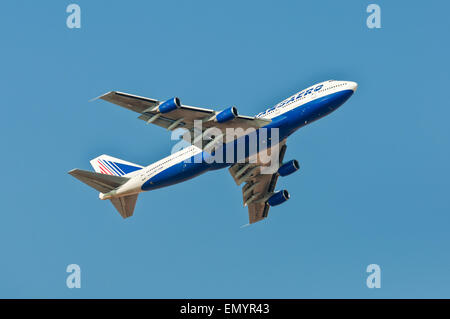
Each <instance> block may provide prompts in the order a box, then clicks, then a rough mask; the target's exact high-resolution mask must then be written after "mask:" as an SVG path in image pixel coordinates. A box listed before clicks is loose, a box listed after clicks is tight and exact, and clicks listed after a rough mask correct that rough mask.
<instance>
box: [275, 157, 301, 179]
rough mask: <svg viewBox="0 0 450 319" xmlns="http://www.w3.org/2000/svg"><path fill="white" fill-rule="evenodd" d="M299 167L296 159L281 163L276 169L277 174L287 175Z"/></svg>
mask: <svg viewBox="0 0 450 319" xmlns="http://www.w3.org/2000/svg"><path fill="white" fill-rule="evenodd" d="M299 168H300V165H299V164H298V161H297V160H291V161H289V162H287V163H284V164H283V165H281V167H280V168H279V169H278V174H280V176H288V175H290V174H292V173H294V172H296V171H298V169H299Z"/></svg>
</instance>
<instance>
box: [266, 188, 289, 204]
mask: <svg viewBox="0 0 450 319" xmlns="http://www.w3.org/2000/svg"><path fill="white" fill-rule="evenodd" d="M289 197H291V196H290V195H289V193H288V191H287V190H285V189H283V190H281V191H278V192H276V193H275V194H273V195H272V196H270V198H269V200H268V201H267V202H268V203H269V205H270V206H277V205H280V204H283V203H284V202H285V201H287V200H288V199H289Z"/></svg>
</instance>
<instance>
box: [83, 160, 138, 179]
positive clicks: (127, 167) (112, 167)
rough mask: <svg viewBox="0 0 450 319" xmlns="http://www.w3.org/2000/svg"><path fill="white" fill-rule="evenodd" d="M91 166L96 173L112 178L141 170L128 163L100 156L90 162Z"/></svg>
mask: <svg viewBox="0 0 450 319" xmlns="http://www.w3.org/2000/svg"><path fill="white" fill-rule="evenodd" d="M91 165H92V167H93V168H94V170H95V171H96V172H97V173H101V174H106V175H114V176H125V175H128V174H130V173H132V172H134V171H137V170H140V169H142V168H143V166H141V165H137V164H134V163H130V162H127V161H124V160H121V159H118V158H114V157H112V156H109V155H101V156H99V157H97V158H94V159H93V160H91Z"/></svg>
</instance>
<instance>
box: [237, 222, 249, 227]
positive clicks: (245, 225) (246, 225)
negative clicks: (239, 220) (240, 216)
mask: <svg viewBox="0 0 450 319" xmlns="http://www.w3.org/2000/svg"><path fill="white" fill-rule="evenodd" d="M250 225H251V224H250V223H249V224H244V225H242V226H241V227H239V228H245V227H248V226H250Z"/></svg>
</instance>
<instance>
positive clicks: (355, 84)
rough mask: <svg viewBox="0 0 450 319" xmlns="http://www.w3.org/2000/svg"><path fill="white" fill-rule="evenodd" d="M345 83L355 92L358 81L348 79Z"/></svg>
mask: <svg viewBox="0 0 450 319" xmlns="http://www.w3.org/2000/svg"><path fill="white" fill-rule="evenodd" d="M347 83H348V85H349V86H350V88H351V89H352V91H353V92H355V91H356V89H357V88H358V83H356V82H352V81H349V82H347Z"/></svg>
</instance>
